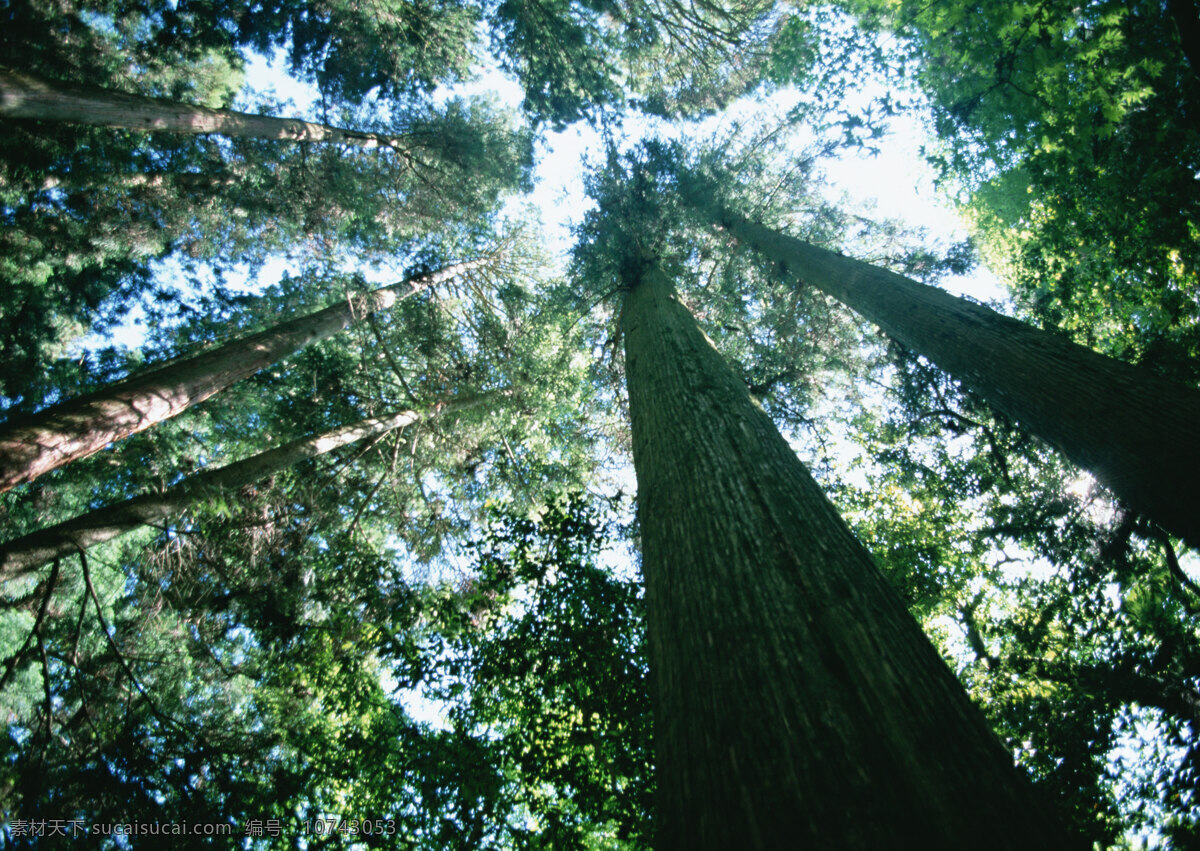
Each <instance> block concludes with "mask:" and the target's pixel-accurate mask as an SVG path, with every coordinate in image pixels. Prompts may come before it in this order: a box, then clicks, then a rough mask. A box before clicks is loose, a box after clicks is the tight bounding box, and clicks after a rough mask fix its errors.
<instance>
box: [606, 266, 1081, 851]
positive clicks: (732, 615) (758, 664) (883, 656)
mask: <svg viewBox="0 0 1200 851" xmlns="http://www.w3.org/2000/svg"><path fill="white" fill-rule="evenodd" d="M626 283H627V284H629V285H631V289H630V290H629V291H628V293H627V295H626V298H625V305H624V310H623V317H622V326H623V328H622V330H623V333H624V335H625V352H626V355H625V358H626V359H625V369H626V374H627V380H628V384H629V409H630V415H631V418H632V425H633V456H634V466H635V469H636V472H637V481H638V516H639V519H640V524H641V536H642V553H643V565H642V569H643V573H644V576H645V583H646V598H647V611H648V628H649V648H650V677H651V694H652V699H653V711H654V725H655V726H654V730H655V732H654V736H655V743H656V751H657V765H658V796H659V798H658V825H657V829H656V834H657V837H658V841H657V847H658V848H659V849H681V851H683V849H686V851H702V849H714V851H718V849H719V851H728V849H731V848H746V849H772V851H774V849H781V848H801V849H809V848H811V849H825V848H829V849H835V848H836V849H842V850H844V849H870V851H878V849H881V848H896V849H907V848H913V849H916V848H920V849H956V851H957V849H962V848H986V849H1011V848H1030V849H1033V848H1054V849H1060V848H1064V847H1071V846H1070V842H1069V841H1068V840H1067V839H1066V838H1065V837H1064V836H1063V833H1062V831H1061V829H1060V828H1059V827H1058V826H1057V825H1056V824H1055V823H1054V822H1053V820H1052V818H1051V817H1049V816H1048V815H1047V814H1046V811H1045V808H1044V807H1043V806H1042V805H1041V804H1040V802H1039V801H1038V800H1037V799H1036V798H1035V796H1034V794H1033V790H1032V787H1031V786H1030V784H1029V783H1028V781H1027V779H1026V778H1024V777H1023V776H1021V774H1020V773H1019V772H1018V771H1017V770H1016V769H1015V768H1014V767H1013V763H1012V760H1011V758H1010V756H1009V754H1008V753H1006V752H1005V750H1004V748H1003V747H1002V746H1001V745H1000V743H999V742H998V741H997V740H996V738H995V736H994V735H993V733H992V732H991V730H990V729H989V728H988V726H987V724H986V722H985V721H984V718H983V716H982V715H981V713H980V712H979V711H978V709H976V707H974V706H973V705H972V704H971V703H970V701H969V700H968V698H967V696H966V694H965V693H964V692H963V690H962V687H961V686H960V685H959V683H958V682H957V681H956V680H955V678H954V676H953V675H952V674H951V672H950V671H949V670H948V669H947V667H946V665H945V663H944V662H943V661H942V659H941V658H940V657H939V655H938V653H937V651H936V650H935V649H934V648H933V646H932V645H931V644H930V643H929V641H928V640H927V639H926V637H925V636H924V635H923V634H922V632H921V630H920V628H919V627H918V626H917V624H916V622H915V621H914V620H913V619H912V617H911V616H910V615H909V613H908V612H907V611H906V609H905V608H904V606H903V604H902V602H901V601H900V599H899V597H898V595H897V594H896V593H895V591H894V590H893V589H892V588H891V586H890V585H889V584H888V583H887V580H886V579H885V578H884V577H883V575H882V574H881V573H880V572H879V570H878V568H877V567H876V566H875V564H874V562H873V561H872V560H871V557H870V556H869V555H868V554H867V552H866V551H865V550H864V549H863V548H862V546H861V545H860V544H859V543H858V542H857V541H856V540H855V538H854V537H853V535H852V534H851V533H850V531H849V530H848V529H847V527H846V526H845V524H844V523H843V522H842V520H841V518H840V517H839V516H838V515H837V512H836V511H835V510H834V508H833V507H832V506H831V505H830V504H829V502H828V501H827V500H826V499H825V497H824V496H823V494H822V493H821V491H820V489H819V487H818V486H817V484H816V483H815V482H814V481H813V480H812V478H811V477H810V476H809V475H808V473H807V471H806V470H805V469H804V466H803V465H802V464H801V463H800V462H799V460H798V459H797V458H796V455H795V453H794V452H793V451H792V450H791V449H790V448H789V446H788V444H787V443H786V442H785V441H784V439H783V438H782V437H781V436H780V434H779V432H778V431H777V430H776V429H775V427H774V425H773V424H772V422H771V420H770V419H769V418H768V417H767V415H766V414H765V413H763V411H762V410H761V409H760V408H758V407H757V406H756V405H755V404H754V403H753V402H752V401H751V399H750V397H749V394H748V392H747V389H746V387H745V385H744V384H743V383H742V382H741V381H739V380H738V378H737V377H736V375H735V374H734V373H733V372H732V370H730V369H729V368H728V367H727V366H726V364H725V363H724V362H723V360H722V359H721V357H720V355H719V354H717V352H716V351H715V349H714V348H713V347H712V345H711V343H710V342H709V341H708V340H707V338H705V337H704V335H703V334H702V333H701V332H700V330H699V328H698V327H697V325H696V322H695V320H694V319H693V318H692V317H691V315H690V314H689V313H688V312H687V310H686V309H685V308H684V307H683V306H682V305H680V304H679V302H678V301H677V300H676V298H675V296H674V292H673V289H672V287H671V284H670V282H669V281H668V280H667V279H666V277H665V275H664V274H663V273H662V271H661V270H659V269H656V268H653V267H651V268H650V269H649V270H648V271H645V272H644V273H643V277H642V278H641V280H636V281H628V282H626Z"/></svg>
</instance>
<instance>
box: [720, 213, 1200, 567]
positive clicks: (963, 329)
mask: <svg viewBox="0 0 1200 851" xmlns="http://www.w3.org/2000/svg"><path fill="white" fill-rule="evenodd" d="M718 221H719V223H720V224H721V225H723V226H725V227H726V228H728V230H729V232H730V233H732V234H733V235H734V236H735V237H737V238H738V239H739V240H741V241H742V242H745V243H747V244H749V245H752V246H754V247H755V248H756V249H758V250H759V251H761V252H762V253H763V254H765V255H766V256H767V257H769V258H770V259H771V260H774V261H775V262H776V263H778V264H779V265H780V267H781V268H782V269H783V270H784V271H785V272H786V273H787V274H791V275H794V276H795V277H796V278H798V279H799V280H800V281H802V282H803V283H806V284H810V285H812V286H814V287H816V288H817V289H819V290H821V291H822V292H824V293H826V294H827V295H829V296H832V297H833V298H835V299H837V300H838V301H840V302H842V303H843V304H845V305H846V306H847V307H849V308H851V309H852V310H854V311H856V312H858V313H859V314H861V315H862V316H863V317H865V318H866V319H868V320H870V321H871V322H873V323H875V324H876V325H878V326H879V327H880V328H881V329H883V330H884V331H885V332H886V333H887V334H888V335H889V336H891V337H892V338H893V339H895V340H896V341H897V342H900V343H902V344H903V345H905V346H907V347H908V348H909V349H911V350H912V351H914V352H916V353H917V354H919V355H923V356H924V357H926V358H928V359H929V360H930V361H932V362H933V363H934V364H936V365H937V366H939V367H940V368H942V369H944V370H945V371H946V372H948V373H950V375H951V376H953V377H954V378H955V379H956V380H958V381H959V382H961V384H962V385H963V387H965V388H966V389H968V390H971V391H972V392H974V393H976V394H978V395H979V396H980V398H982V399H983V400H984V401H986V402H987V403H988V404H990V405H991V406H992V407H994V408H995V409H996V410H998V411H1000V412H1002V413H1004V414H1006V415H1007V416H1009V417H1012V418H1013V419H1014V420H1016V421H1017V422H1018V423H1020V424H1021V425H1022V426H1024V427H1025V428H1027V429H1028V430H1029V431H1030V432H1031V433H1033V434H1034V435H1036V436H1038V437H1040V438H1041V439H1043V440H1045V441H1046V442H1047V443H1049V444H1050V445H1051V446H1054V447H1055V448H1056V449H1058V450H1059V451H1060V452H1062V453H1063V454H1064V455H1065V456H1066V457H1067V458H1069V459H1070V460H1071V461H1072V462H1074V463H1075V464H1078V465H1079V466H1080V467H1082V468H1083V469H1085V470H1088V471H1090V472H1091V473H1092V474H1093V475H1095V477H1096V478H1097V479H1098V480H1099V481H1100V482H1101V483H1102V484H1104V485H1105V486H1107V487H1109V488H1111V489H1112V491H1113V493H1115V494H1116V495H1117V496H1118V497H1120V498H1121V499H1123V500H1125V501H1127V502H1128V503H1129V505H1131V506H1132V507H1133V508H1135V509H1136V510H1138V511H1141V512H1144V513H1145V514H1146V515H1147V516H1149V517H1150V518H1151V519H1153V520H1154V521H1156V522H1157V523H1159V524H1160V525H1161V526H1162V527H1163V528H1164V529H1166V530H1167V531H1168V532H1170V533H1171V534H1173V535H1178V536H1180V537H1181V538H1183V539H1184V540H1185V541H1187V542H1188V543H1189V544H1191V545H1192V546H1194V547H1200V488H1197V486H1196V483H1197V482H1200V391H1197V390H1196V389H1195V388H1192V387H1188V386H1186V385H1182V384H1178V383H1176V382H1172V381H1169V380H1167V379H1165V378H1163V377H1161V376H1159V375H1157V374H1155V373H1153V372H1150V371H1149V370H1146V369H1143V368H1140V367H1136V366H1133V365H1131V364H1127V363H1123V362H1121V361H1118V360H1115V359H1113V358H1110V357H1106V356H1104V355H1101V354H1098V353H1097V352H1094V351H1092V350H1091V349H1088V348H1086V347H1084V346H1080V345H1077V344H1076V343H1073V342H1071V341H1070V340H1068V339H1066V338H1064V337H1061V336H1058V335H1057V334H1054V333H1053V332H1050V331H1044V330H1042V329H1039V328H1035V327H1033V326H1031V325H1027V324H1026V323H1024V322H1019V321H1017V320H1015V319H1011V318H1009V317H1007V316H1002V315H1001V314H999V313H996V312H995V311H994V310H991V309H990V308H987V307H984V306H983V305H980V304H976V303H974V302H971V301H967V300H966V299H963V298H958V297H956V296H953V295H950V294H949V293H947V292H944V291H943V290H939V289H937V288H936V287H931V286H927V285H925V284H920V283H917V282H916V281H913V280H911V279H909V278H905V277H904V276H902V275H897V274H896V273H894V272H889V271H887V270H885V269H879V268H877V267H874V266H871V265H869V264H867V263H863V262H862V261H859V260H854V259H851V258H849V257H843V256H842V255H840V254H836V253H834V252H832V251H827V250H825V249H823V248H817V247H816V246H813V245H809V244H808V243H805V242H802V241H800V240H798V239H795V238H794V237H790V236H786V235H784V234H781V233H779V232H778V231H774V230H771V229H770V228H767V227H764V226H763V225H760V224H756V223H754V222H751V221H749V220H748V219H746V218H744V217H742V216H740V215H737V214H736V213H732V212H730V211H727V210H726V211H721V212H720V214H719V216H718Z"/></svg>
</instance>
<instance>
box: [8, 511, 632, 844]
mask: <svg viewBox="0 0 1200 851" xmlns="http://www.w3.org/2000/svg"><path fill="white" fill-rule="evenodd" d="M278 493H279V491H278V490H271V491H267V490H264V491H263V492H255V493H252V494H251V493H243V494H241V499H240V501H239V503H240V504H238V505H236V506H233V507H231V508H230V509H228V510H226V511H225V512H212V511H209V512H206V513H205V515H204V516H202V517H200V518H198V519H197V521H196V523H195V524H194V526H193V527H192V528H191V529H187V530H183V529H179V530H175V531H174V532H173V533H171V534H167V535H160V536H159V537H158V538H157V540H156V542H154V543H152V545H151V547H150V549H149V550H144V549H142V548H141V547H131V548H129V549H127V550H126V552H125V558H122V559H121V560H119V561H117V562H107V563H106V562H95V561H89V560H87V559H86V557H85V559H84V560H83V561H82V563H81V564H80V563H75V562H74V560H72V563H69V564H68V563H64V564H62V565H59V566H57V567H56V568H55V570H54V571H53V573H52V574H51V575H50V576H49V577H48V578H46V579H45V580H44V581H42V582H41V583H38V584H37V585H36V586H35V587H30V588H29V589H27V590H26V592H25V593H24V595H23V596H22V597H21V598H20V599H9V600H8V601H7V602H8V605H9V610H8V615H9V616H8V617H7V618H6V619H5V621H4V626H5V632H4V643H5V653H4V655H5V667H4V674H3V676H4V679H5V690H4V695H5V708H6V712H7V714H8V716H9V718H10V722H9V727H8V735H7V737H6V738H5V742H4V750H5V759H4V775H5V777H4V783H5V788H6V790H7V791H6V798H8V800H7V801H6V802H5V811H6V812H7V813H10V814H11V817H20V818H23V819H32V820H38V819H42V818H44V819H80V820H82V821H84V822H85V823H86V824H88V825H91V824H93V823H130V822H145V823H152V822H158V823H166V822H177V823H179V822H184V821H187V822H189V823H192V824H223V825H228V826H230V827H231V829H232V830H234V831H235V834H236V835H240V833H241V831H242V830H243V829H244V828H246V827H247V826H248V825H249V824H251V822H252V821H257V822H259V823H263V822H265V821H266V820H275V821H276V822H277V823H278V824H279V825H281V826H282V832H281V834H280V835H278V836H274V837H273V836H271V835H270V834H269V833H268V834H266V835H264V836H262V837H261V838H257V839H255V838H252V839H250V840H249V841H250V845H251V847H256V848H275V847H278V848H284V847H293V839H294V837H295V836H297V835H299V834H300V833H301V832H302V825H303V824H304V823H305V822H307V821H310V820H313V819H318V818H321V819H345V820H350V819H362V818H370V819H380V820H382V822H384V827H385V829H386V830H387V832H388V834H389V838H388V845H389V847H401V848H427V847H444V848H464V849H465V848H483V847H493V848H512V847H554V848H634V847H645V842H646V839H647V832H648V830H649V827H648V821H647V814H648V812H649V806H648V796H649V794H650V775H649V763H650V760H649V716H648V708H647V695H646V689H645V684H644V674H645V672H644V649H643V644H642V642H643V638H642V632H643V624H642V611H641V598H640V587H639V583H638V582H637V581H636V578H634V577H628V578H625V579H618V578H616V577H614V576H613V574H612V573H611V572H610V571H609V570H608V569H606V568H603V567H600V566H599V565H598V564H597V559H598V558H599V556H600V553H601V552H602V551H603V550H604V549H605V548H607V547H610V546H611V545H612V541H613V539H614V537H615V535H614V531H615V529H616V528H617V527H616V525H615V524H616V521H615V520H614V519H613V518H612V510H613V509H614V508H615V507H616V506H615V505H614V504H601V503H594V502H592V501H590V500H586V499H584V498H582V497H580V496H574V497H570V498H564V499H562V500H558V501H555V502H553V503H551V504H548V505H545V506H543V507H542V508H541V509H540V511H539V512H538V513H537V515H536V519H533V520H531V519H529V518H528V517H527V516H522V515H517V514H513V513H510V512H508V511H504V510H500V509H499V508H496V507H493V508H492V510H491V517H492V521H491V523H490V525H489V527H488V532H487V535H486V538H485V539H484V540H482V541H480V542H479V544H478V546H479V555H478V557H477V559H478V561H477V564H476V565H474V566H473V567H472V572H471V575H470V576H469V578H467V579H465V580H463V581H459V582H454V583H444V584H439V583H433V584H426V583H421V582H418V581H415V580H414V577H413V576H412V574H411V573H410V572H409V571H407V570H406V569H405V568H404V567H403V564H404V560H403V559H402V558H400V557H399V554H397V553H396V552H394V551H390V550H389V549H388V548H387V547H386V546H379V547H371V546H366V545H364V542H363V541H362V540H361V538H359V537H358V536H356V535H354V533H353V532H348V531H347V530H345V529H343V528H340V527H339V524H338V521H337V518H332V519H331V518H329V517H326V516H321V515H320V514H316V513H312V512H309V511H307V510H305V509H303V508H301V507H298V506H296V505H289V504H281V503H279V502H278V501H277V495H278ZM51 601H53V602H51ZM34 619H36V620H37V623H36V625H35V624H32V623H31V621H33V620H34ZM34 626H36V628H35V629H34V630H33V632H32V633H30V628H31V627H34ZM31 635H36V641H34V642H32V643H26V646H21V647H18V646H17V645H20V644H21V643H22V641H23V639H24V638H25V637H26V636H31ZM14 650H15V651H16V652H15V653H14V652H12V651H14ZM23 657H25V658H23ZM27 658H29V659H32V661H33V662H34V664H33V665H31V666H29V665H27V664H26V659H27ZM464 689H465V691H464ZM417 691H423V692H424V694H425V695H426V696H427V697H426V699H427V700H428V699H429V697H436V698H438V699H439V700H442V701H445V702H446V703H445V705H446V706H447V707H449V708H448V710H447V711H446V714H445V717H444V719H443V720H442V721H437V720H431V719H429V718H424V719H418V718H416V717H413V715H412V712H413V710H412V706H413V703H414V698H413V697H412V695H413V694H414V693H416V692H417ZM583 753H586V754H587V758H586V759H581V754H583ZM18 790H19V791H18ZM14 795H18V797H17V799H16V800H17V802H18V806H17V808H15V809H10V808H11V807H12V796H14ZM343 838H344V834H338V833H337V832H334V833H333V835H332V836H330V837H326V838H325V840H324V841H327V842H331V843H335V844H336V843H337V842H339V841H341V840H342V839H343ZM10 839H11V840H12V841H13V843H14V844H15V845H16V846H17V847H21V846H22V845H23V844H24V843H25V842H26V838H25V837H21V836H19V835H13V836H11V837H10ZM187 841H190V842H193V843H199V844H201V845H203V844H204V843H205V842H208V841H210V840H208V839H206V838H201V837H194V838H190V839H189V840H187ZM311 841H312V842H314V843H317V844H320V843H321V842H322V841H323V840H322V839H321V838H320V837H315V838H312V839H311Z"/></svg>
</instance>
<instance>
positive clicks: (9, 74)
mask: <svg viewBox="0 0 1200 851" xmlns="http://www.w3.org/2000/svg"><path fill="white" fill-rule="evenodd" d="M0 116H3V117H7V118H32V119H36V120H38V121H58V122H63V123H68V124H91V125H95V126H97V127H115V128H117V129H120V130H165V131H169V132H172V133H196V134H199V133H220V134H221V135H223V136H241V137H245V138H249V139H276V140H279V141H286V142H334V143H340V144H343V145H354V146H356V147H361V148H382V147H388V148H395V149H402V148H403V142H404V140H403V139H402V138H400V137H390V136H381V135H379V134H377V133H359V132H357V131H355V130H347V129H344V128H342V127H331V126H329V125H328V124H315V123H313V122H310V121H301V120H300V119H298V118H274V117H272V116H269V115H254V114H252V113H248V112H238V111H236V110H233V109H209V108H208V107H203V106H193V105H192V104H187V103H179V102H177V101H171V100H165V99H163V98H151V97H142V96H139V95H131V94H126V93H125V92H117V91H112V90H111V89H102V88H98V87H95V86H80V85H76V84H73V83H63V82H59V81H54V80H46V79H42V78H40V77H32V76H30V75H28V74H21V73H18V72H16V71H12V70H10V69H8V68H3V67H0Z"/></svg>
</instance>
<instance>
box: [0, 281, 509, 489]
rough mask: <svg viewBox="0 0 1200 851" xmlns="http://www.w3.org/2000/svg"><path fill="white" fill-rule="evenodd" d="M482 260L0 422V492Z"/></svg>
mask: <svg viewBox="0 0 1200 851" xmlns="http://www.w3.org/2000/svg"><path fill="white" fill-rule="evenodd" d="M484 262H485V261H483V260H474V261H471V262H468V263H459V264H456V265H454V266H447V267H446V268H444V269H440V270H438V271H437V272H434V273H432V274H428V275H421V276H415V277H412V278H409V279H408V280H406V281H404V282H402V283H399V284H394V285H392V286H390V287H384V288H382V289H378V290H375V291H374V292H372V293H369V294H367V295H366V296H364V297H361V298H355V299H350V300H347V301H344V302H340V303H338V304H334V305H331V306H329V307H327V308H325V309H324V310H319V311H317V312H316V313H312V314H309V315H308V316H302V317H300V318H298V319H293V320H291V321H289V322H284V323H282V324H280V325H276V326H275V327H274V328H270V329H268V330H266V331H261V332H259V333H257V334H252V335H250V336H248V337H243V338H242V339H240V340H233V341H232V342H229V343H225V344H224V345H222V346H218V347H217V348H215V349H213V350H212V351H208V352H204V353H203V354H199V355H196V356H195V357H191V358H186V359H184V360H181V361H177V362H175V363H172V364H169V365H167V366H164V367H161V368H159V369H154V370H151V371H149V372H146V373H143V374H140V375H136V376H134V377H132V378H129V379H126V380H125V381H121V382H118V383H117V384H114V385H112V386H111V387H107V388H104V389H103V390H99V391H97V392H95V393H90V394H88V395H86V396H81V397H79V398H78V399H72V400H70V401H68V402H64V403H63V404H61V405H55V406H53V407H50V408H47V409H45V410H44V411H39V412H38V413H37V414H34V415H32V416H30V417H25V418H21V419H18V420H16V421H14V422H11V423H5V424H3V425H0V493H3V492H4V491H6V490H8V489H10V488H12V487H14V486H16V485H19V484H21V483H22V482H31V481H33V480H34V479H36V478H37V477H38V476H40V475H42V474H44V473H48V472H50V471H51V470H54V469H56V468H58V467H61V466H63V465H64V464H67V463H69V462H71V461H75V460H77V459H79V458H86V457H87V456H88V455H91V454H93V453H95V452H99V451H100V450H101V449H103V448H104V447H105V446H107V445H108V444H110V443H113V442H115V441H118V440H121V439H122V438H125V437H128V436H129V435H131V434H134V433H136V432H139V431H142V430H143V429H146V428H149V427H150V426H152V425H154V424H155V423H159V422H162V421H163V420H167V419H170V418H171V417H174V416H176V415H178V414H180V413H182V412H183V411H184V410H186V409H187V408H189V407H190V406H192V405H195V404H197V403H199V402H203V401H204V400H205V399H207V398H209V397H210V396H212V395H214V394H215V393H218V392H220V391H221V390H224V389H225V388H226V387H229V386H230V385H232V384H235V383H236V382H238V381H241V380H242V379H243V378H248V377H249V376H251V375H253V374H254V373H256V372H258V371H259V370H261V369H265V368H266V367H268V366H270V365H271V364H273V363H275V362H276V361H277V360H280V359H281V358H283V357H286V356H287V355H289V354H291V353H292V352H295V351H298V350H299V349H302V348H304V347H305V346H307V345H309V344H310V343H314V342H316V341H318V340H323V339H325V338H326V337H330V336H332V335H333V334H336V333H337V332H339V331H342V330H344V329H345V328H347V327H349V326H350V324H351V323H352V322H353V321H354V319H355V318H356V317H358V318H361V317H363V316H366V315H368V314H371V313H374V312H376V311H379V310H384V309H386V308H388V307H391V306H392V305H393V304H395V303H396V301H397V300H399V299H401V298H405V297H407V296H409V295H412V294H414V293H417V292H420V291H421V290H423V289H426V288H427V287H430V286H433V285H434V284H437V283H440V282H442V281H446V280H449V279H451V278H453V277H455V276H457V275H460V274H462V273H463V272H466V271H467V270H469V269H472V268H475V267H476V266H479V265H481V264H482V263H484Z"/></svg>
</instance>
